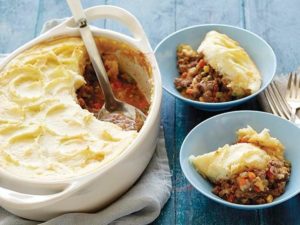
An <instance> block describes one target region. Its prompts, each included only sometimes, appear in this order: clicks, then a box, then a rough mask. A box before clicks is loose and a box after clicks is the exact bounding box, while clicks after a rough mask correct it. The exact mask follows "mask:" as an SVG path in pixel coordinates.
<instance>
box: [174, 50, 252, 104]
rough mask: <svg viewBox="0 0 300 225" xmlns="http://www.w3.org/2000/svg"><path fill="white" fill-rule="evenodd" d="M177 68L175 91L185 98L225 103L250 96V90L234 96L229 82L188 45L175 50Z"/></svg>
mask: <svg viewBox="0 0 300 225" xmlns="http://www.w3.org/2000/svg"><path fill="white" fill-rule="evenodd" d="M177 67H178V71H179V77H178V78H176V79H175V81H174V84H175V87H176V89H177V90H178V91H179V92H180V93H181V94H182V95H183V96H184V97H186V98H189V99H192V100H196V101H201V102H226V101H232V100H235V99H238V98H241V97H245V96H247V95H250V94H251V91H250V90H248V89H247V90H242V92H243V93H244V95H243V96H236V95H235V94H234V93H233V92H232V89H231V88H230V87H228V86H227V85H228V84H229V82H230V81H229V80H227V79H226V78H224V77H223V75H222V74H219V73H218V72H217V71H215V70H214V69H213V68H212V67H211V66H210V65H208V64H207V62H205V60H204V56H203V54H202V53H198V52H196V51H194V50H193V49H192V47H191V46H189V45H185V44H182V45H179V46H178V48H177Z"/></svg>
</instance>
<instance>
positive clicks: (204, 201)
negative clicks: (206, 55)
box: [174, 0, 259, 225]
mask: <svg viewBox="0 0 300 225" xmlns="http://www.w3.org/2000/svg"><path fill="white" fill-rule="evenodd" d="M243 12H244V9H243V4H242V2H241V1H239V0H230V1H226V4H224V1H221V0H217V1H201V2H199V1H197V0H191V1H183V0H180V1H178V3H177V5H176V25H177V26H176V29H178V28H183V27H187V26H191V25H195V24H203V23H225V24H232V25H235V26H243V24H244V21H243V15H244V14H243ZM195 38H197V37H195ZM254 101H255V100H254ZM252 105H253V103H248V104H247V106H252ZM247 106H245V105H244V106H241V107H238V108H236V109H241V108H244V107H247ZM252 107H253V106H252ZM252 107H251V108H252ZM215 114H217V113H211V112H203V111H200V110H197V109H195V108H193V107H191V106H188V105H186V104H184V103H182V102H181V101H180V100H176V121H175V124H176V150H175V160H176V161H175V166H174V167H175V169H174V175H175V182H174V188H175V201H176V202H175V205H176V224H210V225H211V224H230V225H231V224H258V222H259V217H258V213H257V211H242V210H237V209H232V208H228V207H225V206H222V205H220V204H217V203H215V202H213V201H212V200H209V199H208V198H206V197H204V196H203V195H201V194H200V193H199V192H198V191H196V190H195V189H194V188H193V187H192V186H191V185H190V184H189V183H188V181H187V180H186V179H185V178H184V175H183V174H182V171H181V168H180V165H179V150H180V146H181V144H182V141H183V140H184V138H185V136H186V135H187V133H188V132H189V131H190V130H191V129H192V128H193V127H194V126H195V125H197V124H198V123H199V122H201V121H203V120H204V119H206V118H208V117H211V116H213V115H215Z"/></svg>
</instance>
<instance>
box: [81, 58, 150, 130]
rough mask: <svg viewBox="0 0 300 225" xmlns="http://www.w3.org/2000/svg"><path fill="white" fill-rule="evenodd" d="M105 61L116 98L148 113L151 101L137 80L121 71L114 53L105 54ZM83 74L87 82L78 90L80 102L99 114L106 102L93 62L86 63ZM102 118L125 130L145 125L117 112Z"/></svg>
mask: <svg viewBox="0 0 300 225" xmlns="http://www.w3.org/2000/svg"><path fill="white" fill-rule="evenodd" d="M103 61H104V66H105V69H106V71H107V74H108V77H109V81H110V84H111V87H112V90H113V92H114V94H115V96H116V98H118V99H119V100H121V101H124V102H127V103H128V104H131V105H133V106H135V107H137V108H138V109H140V110H141V111H142V112H143V113H145V114H147V112H148V110H149V102H148V101H147V99H146V97H145V96H144V94H143V93H142V92H141V91H140V90H139V88H138V86H137V83H136V81H135V80H134V79H133V78H132V77H131V76H130V75H129V74H127V73H125V72H121V71H120V69H119V66H118V60H117V58H116V57H115V56H114V55H103ZM83 76H84V79H85V81H86V84H85V85H83V86H82V87H80V88H79V89H78V90H77V91H76V94H77V100H78V103H79V105H80V106H81V107H82V108H83V109H87V110H88V111H90V112H91V113H94V114H97V113H98V112H99V110H100V109H101V107H102V106H103V104H104V96H103V93H102V90H101V88H100V85H99V83H98V80H97V77H96V74H95V71H94V69H93V66H92V65H91V64H87V65H86V68H85V72H84V74H83ZM102 120H104V121H109V122H112V123H115V124H117V125H118V126H120V127H121V128H123V129H124V130H140V128H141V127H142V125H143V122H142V121H140V119H139V118H137V120H136V121H133V120H132V119H130V118H128V117H126V116H124V115H121V114H116V113H113V114H109V115H106V116H105V117H104V118H102Z"/></svg>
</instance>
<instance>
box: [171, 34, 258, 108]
mask: <svg viewBox="0 0 300 225" xmlns="http://www.w3.org/2000/svg"><path fill="white" fill-rule="evenodd" d="M176 55H177V67H178V72H179V77H178V78H176V79H175V81H174V84H175V87H176V89H177V90H178V91H180V93H181V94H182V95H183V96H184V97H186V98H189V99H192V100H196V101H200V102H227V101H232V100H236V99H239V98H243V97H246V96H248V95H251V94H252V93H254V92H256V91H257V90H258V89H259V88H260V85H261V76H260V72H259V71H258V69H257V68H256V65H255V64H254V62H253V61H252V59H251V58H250V56H249V55H248V53H247V52H246V51H245V50H244V49H243V48H242V47H240V45H239V43H238V42H236V41H234V40H233V39H231V38H230V37H228V36H227V35H225V34H221V33H219V32H216V31H210V32H208V33H207V34H206V36H205V39H204V40H203V41H202V43H201V44H200V46H199V48H198V50H197V51H195V50H194V49H193V48H192V47H191V46H190V45H187V44H180V45H179V46H178V47H177V54H176Z"/></svg>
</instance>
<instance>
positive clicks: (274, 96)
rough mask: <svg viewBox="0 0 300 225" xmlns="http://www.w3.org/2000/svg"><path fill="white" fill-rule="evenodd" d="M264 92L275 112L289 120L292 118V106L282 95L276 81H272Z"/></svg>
mask: <svg viewBox="0 0 300 225" xmlns="http://www.w3.org/2000/svg"><path fill="white" fill-rule="evenodd" d="M264 94H265V96H266V99H267V101H268V103H269V105H270V108H271V110H272V112H273V114H275V115H277V116H280V117H282V118H284V119H287V120H290V119H291V108H290V107H289V106H288V104H287V102H286V100H285V99H284V98H283V97H282V96H281V94H280V92H279V90H278V88H277V85H276V83H275V82H274V81H273V82H271V84H270V85H269V86H268V87H267V88H266V89H265V91H264Z"/></svg>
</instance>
